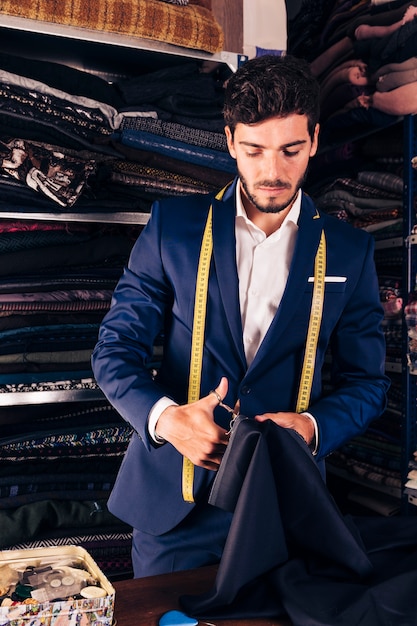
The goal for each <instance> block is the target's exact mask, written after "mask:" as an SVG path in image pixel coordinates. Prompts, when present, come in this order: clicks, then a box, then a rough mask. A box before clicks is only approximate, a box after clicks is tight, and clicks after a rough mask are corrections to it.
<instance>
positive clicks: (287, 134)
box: [225, 114, 319, 214]
mask: <svg viewBox="0 0 417 626" xmlns="http://www.w3.org/2000/svg"><path fill="white" fill-rule="evenodd" d="M225 131H226V137H227V143H228V148H229V151H230V154H231V155H232V157H233V158H235V159H236V164H237V170H238V173H239V176H240V179H241V184H242V188H243V203H244V205H245V209H246V211H247V212H248V213H251V212H253V211H255V212H256V210H258V211H260V212H262V213H275V214H276V213H281V212H282V211H284V210H285V209H289V208H290V207H291V205H292V202H293V200H294V198H295V196H296V195H297V192H298V190H299V189H300V187H301V185H302V183H303V181H304V177H305V174H306V171H307V166H308V162H309V159H310V157H312V156H314V154H315V153H316V151H317V143H318V131H319V128H318V125H317V127H316V129H315V133H314V137H313V140H311V137H310V135H309V132H308V126H307V117H306V116H305V115H297V114H291V115H289V116H287V117H273V118H270V119H268V120H265V121H263V122H259V123H257V124H240V123H239V124H237V126H236V129H235V134H234V137H232V134H231V132H230V129H229V128H228V127H226V129H225ZM248 210H249V211H248Z"/></svg>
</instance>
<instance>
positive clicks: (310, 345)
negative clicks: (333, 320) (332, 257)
mask: <svg viewBox="0 0 417 626" xmlns="http://www.w3.org/2000/svg"><path fill="white" fill-rule="evenodd" d="M325 276H326V237H325V235H324V231H323V230H322V231H321V237H320V243H319V247H318V250H317V254H316V259H315V261H314V286H313V298H312V301H311V311H310V321H309V324H308V331H307V340H306V351H305V354H304V362H303V369H302V370H301V380H300V386H299V389H298V398H297V404H296V407H295V411H296V413H302V412H303V411H306V410H307V408H308V406H309V403H310V393H311V386H312V384H313V375H314V365H315V362H316V352H317V342H318V340H319V333H320V325H321V318H322V314H323V302H324V285H325V280H324V279H325Z"/></svg>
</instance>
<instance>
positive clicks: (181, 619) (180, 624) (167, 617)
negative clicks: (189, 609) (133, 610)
mask: <svg viewBox="0 0 417 626" xmlns="http://www.w3.org/2000/svg"><path fill="white" fill-rule="evenodd" d="M197 625H198V620H195V619H194V618H193V617H188V615H186V614H185V613H181V611H168V613H164V614H163V616H162V617H161V619H160V620H159V626H197Z"/></svg>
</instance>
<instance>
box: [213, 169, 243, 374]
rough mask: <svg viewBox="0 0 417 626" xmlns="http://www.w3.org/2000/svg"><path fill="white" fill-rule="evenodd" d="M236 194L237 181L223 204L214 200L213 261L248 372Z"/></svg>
mask: <svg viewBox="0 0 417 626" xmlns="http://www.w3.org/2000/svg"><path fill="white" fill-rule="evenodd" d="M235 192H236V180H235V181H234V182H233V184H232V185H230V187H229V188H228V189H227V190H226V192H225V194H224V196H223V199H222V200H213V203H212V206H213V258H214V264H215V272H216V277H217V281H218V286H219V291H220V297H221V300H222V303H223V308H224V313H225V316H226V319H227V323H228V325H229V329H230V333H231V335H232V338H233V342H234V345H235V348H236V353H237V356H238V359H239V360H240V361H241V363H242V365H243V366H244V368H245V369H246V358H245V352H244V348H243V337H242V319H241V315H240V304H239V284H238V276H237V267H236V245H235V241H236V240H235V218H236V203H235Z"/></svg>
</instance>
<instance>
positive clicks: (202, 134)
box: [120, 116, 227, 152]
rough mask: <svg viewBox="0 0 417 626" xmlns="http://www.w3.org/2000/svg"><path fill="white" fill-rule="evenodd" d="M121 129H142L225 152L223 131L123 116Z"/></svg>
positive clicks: (225, 144)
mask: <svg viewBox="0 0 417 626" xmlns="http://www.w3.org/2000/svg"><path fill="white" fill-rule="evenodd" d="M120 129H121V130H143V131H145V132H148V133H153V134H154V135H161V136H163V137H168V138H169V139H178V140H179V141H183V142H185V143H190V144H192V145H194V146H202V147H205V148H212V149H213V150H223V151H224V152H227V143H226V135H225V134H224V133H216V132H210V131H207V130H202V129H198V128H192V127H191V126H185V125H184V124H177V123H175V122H166V121H164V120H160V119H155V118H152V117H142V116H141V117H138V116H135V117H128V116H125V117H123V120H122V123H121V125H120Z"/></svg>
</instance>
